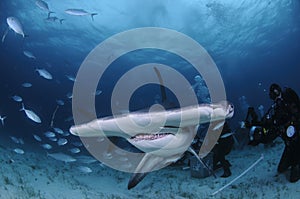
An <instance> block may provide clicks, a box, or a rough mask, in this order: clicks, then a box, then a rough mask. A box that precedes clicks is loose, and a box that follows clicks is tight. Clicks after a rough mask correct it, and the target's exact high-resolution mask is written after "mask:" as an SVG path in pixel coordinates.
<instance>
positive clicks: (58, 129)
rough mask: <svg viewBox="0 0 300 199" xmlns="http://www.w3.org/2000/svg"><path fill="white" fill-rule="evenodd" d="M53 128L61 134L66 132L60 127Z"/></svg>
mask: <svg viewBox="0 0 300 199" xmlns="http://www.w3.org/2000/svg"><path fill="white" fill-rule="evenodd" d="M53 130H54V131H55V132H56V133H58V134H61V135H63V134H64V131H63V130H61V129H60V128H57V127H54V128H53Z"/></svg>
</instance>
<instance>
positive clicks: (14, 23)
mask: <svg viewBox="0 0 300 199" xmlns="http://www.w3.org/2000/svg"><path fill="white" fill-rule="evenodd" d="M6 22H7V24H8V28H7V29H6V31H5V33H4V35H3V37H2V43H3V42H4V40H5V38H6V35H7V34H8V31H9V30H10V29H11V30H13V31H14V32H15V33H17V34H20V35H22V36H23V38H24V37H25V36H26V35H25V33H24V31H23V27H22V24H21V23H20V21H19V20H18V19H17V18H16V17H7V19H6Z"/></svg>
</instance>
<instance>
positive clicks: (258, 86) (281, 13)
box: [0, 0, 300, 145]
mask: <svg viewBox="0 0 300 199" xmlns="http://www.w3.org/2000/svg"><path fill="white" fill-rule="evenodd" d="M47 3H48V5H49V8H50V10H51V11H53V12H55V13H53V14H51V16H57V17H58V18H63V19H65V21H64V22H63V24H60V23H59V22H58V21H56V22H50V21H46V20H45V19H46V18H47V11H44V10H41V9H40V8H38V7H37V6H36V5H35V1H34V0H29V1H24V0H1V2H0V10H1V12H0V34H1V36H2V34H4V32H5V30H6V29H7V27H8V25H7V23H6V18H7V17H9V16H14V17H16V18H18V19H19V20H20V22H21V24H22V25H23V29H24V32H25V34H26V35H28V37H26V38H24V39H23V38H22V36H20V35H18V34H15V33H14V32H13V31H9V33H8V35H7V37H6V39H5V41H4V43H1V44H0V63H1V67H0V81H1V84H0V91H1V94H0V115H1V116H4V115H5V116H7V119H5V125H4V126H1V125H0V129H1V130H0V131H1V132H6V133H8V134H7V136H11V135H13V136H17V137H22V138H23V139H25V141H27V143H28V144H32V145H35V144H36V143H34V142H33V141H32V134H33V133H35V134H37V135H40V136H43V133H44V132H45V131H48V130H49V129H50V122H51V117H52V114H53V112H54V110H55V108H56V107H57V103H56V100H58V99H61V100H63V101H64V102H65V105H63V106H59V108H58V111H57V113H56V115H55V118H54V126H56V127H59V128H61V129H63V130H64V131H68V129H69V128H70V126H71V125H73V124H74V123H73V121H72V120H71V121H65V120H66V119H67V118H69V117H71V116H72V106H71V103H72V100H71V99H68V98H67V96H66V95H67V93H71V92H72V89H73V82H72V81H70V80H68V79H67V78H66V75H72V76H74V77H76V74H77V71H78V70H79V68H80V65H81V63H82V62H83V60H84V59H85V57H86V56H87V55H88V54H89V53H90V51H91V50H92V49H94V48H95V47H96V46H97V45H98V44H99V43H101V42H102V41H104V40H105V39H107V38H109V37H111V36H113V35H114V34H117V33H120V32H122V31H126V30H129V29H133V28H141V27H162V28H168V29H173V30H176V31H179V32H181V33H183V34H186V35H187V36H189V37H191V38H192V39H194V40H195V41H197V42H199V44H201V45H202V46H203V47H204V48H205V49H206V50H207V52H208V53H209V54H210V56H211V57H212V58H213V60H214V62H215V63H216V65H217V67H218V69H219V71H220V73H221V75H222V78H223V81H224V85H225V89H226V95H227V99H228V100H229V101H231V102H232V103H233V104H234V105H235V116H234V118H233V119H232V120H231V125H232V126H233V127H234V128H235V127H237V126H238V122H239V121H241V120H243V119H244V117H245V112H244V108H243V107H242V106H241V103H240V101H239V98H240V97H241V96H245V97H246V100H247V104H248V105H251V106H254V107H256V108H257V107H258V106H259V105H263V106H264V107H265V109H267V108H268V107H269V106H270V105H271V101H270V100H269V98H268V92H267V91H268V87H269V85H270V84H271V83H273V82H276V83H278V84H280V85H282V86H288V87H292V88H293V89H294V90H296V92H298V93H300V84H299V74H300V59H299V52H300V37H299V35H300V2H299V0H273V1H270V0H253V1H248V0H241V1H236V0H219V1H210V0H201V1H200V0H197V1H196V0H191V1H186V0H177V1H170V0H166V1H160V0H145V1H139V0H131V1H123V0H115V1H108V0H104V1H94V0H86V1H84V2H83V1H73V0H72V1H70V0H66V1H60V0H49V1H47ZM68 8H82V9H85V10H87V11H89V12H95V13H98V15H96V16H94V21H92V19H91V17H90V16H81V17H79V16H71V15H67V14H66V13H64V10H66V9H68ZM24 50H28V51H30V52H32V53H33V54H34V55H35V56H36V59H29V58H28V57H26V56H24V54H23V51H24ZM153 62H156V63H161V64H166V65H170V66H171V67H173V68H175V69H177V70H178V71H179V72H180V73H181V74H183V75H184V76H185V77H186V79H187V80H188V81H189V82H190V83H191V85H192V84H193V83H194V77H195V76H196V75H197V73H196V71H195V70H194V69H192V68H191V67H190V65H189V63H187V62H186V61H185V60H182V59H181V58H179V57H176V55H173V54H171V53H167V52H162V51H161V50H141V51H137V52H131V53H129V54H128V55H125V56H122V57H120V58H119V59H117V60H116V61H115V62H114V63H113V64H112V65H111V66H110V68H109V69H108V70H107V71H106V73H105V75H104V76H103V79H102V81H101V84H100V85H98V88H99V89H100V90H101V91H102V93H101V94H100V95H99V96H96V109H97V115H98V116H99V117H103V116H108V115H111V110H110V97H111V92H112V89H113V87H114V85H115V83H116V82H117V80H118V79H119V78H120V77H121V76H122V74H124V73H126V72H127V71H128V70H130V69H132V68H133V67H134V66H137V65H139V64H145V63H153ZM36 68H44V69H46V70H47V71H49V72H50V73H51V74H52V76H53V79H52V80H46V79H43V78H42V77H40V76H38V74H37V72H35V69H36ZM200 75H201V74H200ZM175 81H176V80H175ZM24 82H30V83H32V84H33V86H32V87H31V88H24V87H22V86H21V85H22V83H24ZM203 92H205V91H203ZM167 94H168V96H169V99H170V100H171V101H175V102H176V96H175V95H174V94H172V92H171V91H170V90H168V91H167ZM13 95H20V96H22V98H23V102H24V104H25V106H26V108H29V109H31V110H34V112H35V113H37V114H38V115H39V116H40V117H41V120H42V123H41V124H37V123H34V122H32V121H31V120H29V119H28V118H27V117H26V116H25V114H24V112H20V111H19V109H20V108H21V104H20V103H18V102H15V101H13V100H12V99H11V96H13ZM155 97H157V99H158V100H161V99H160V90H159V86H157V85H148V86H144V87H141V88H140V89H139V90H138V91H137V92H136V93H135V95H134V96H133V97H132V101H131V103H130V109H131V110H140V109H145V108H147V107H149V106H151V105H152V104H153V103H154V101H155ZM198 100H199V102H203V101H205V100H206V99H203V98H201V97H199V99H198ZM177 105H178V104H177ZM69 139H70V140H74V141H75V140H76V141H78V140H79V139H78V138H77V137H71V136H70V137H69Z"/></svg>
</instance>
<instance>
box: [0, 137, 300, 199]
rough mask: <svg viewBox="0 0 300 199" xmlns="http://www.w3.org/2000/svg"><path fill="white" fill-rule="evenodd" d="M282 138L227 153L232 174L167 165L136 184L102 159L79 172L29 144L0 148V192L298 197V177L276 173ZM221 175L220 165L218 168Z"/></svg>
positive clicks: (0, 195) (25, 194)
mask: <svg viewBox="0 0 300 199" xmlns="http://www.w3.org/2000/svg"><path fill="white" fill-rule="evenodd" d="M283 147H284V145H283V143H282V142H281V141H279V140H276V144H275V146H273V147H265V146H263V145H259V146H256V147H250V146H246V147H245V148H244V149H243V150H233V151H232V152H231V154H230V155H228V157H227V158H228V160H230V162H231V164H232V167H231V171H232V176H230V177H228V178H225V179H224V178H220V177H218V178H214V177H213V176H210V177H207V178H202V179H199V178H193V177H191V173H190V170H189V169H187V170H183V166H169V167H167V168H164V169H161V170H159V171H154V172H151V173H150V174H148V175H147V176H146V177H145V179H144V180H143V181H142V182H140V183H139V184H138V185H137V186H136V187H135V188H133V189H132V190H127V183H128V180H129V178H130V176H131V174H129V173H124V172H120V171H116V170H113V169H111V168H108V167H105V166H103V165H101V164H100V163H99V162H94V163H91V164H88V166H89V167H90V168H91V169H92V170H93V172H91V173H80V172H79V171H78V169H77V166H78V162H72V163H64V162H61V161H57V160H54V159H52V158H51V157H49V156H47V155H46V153H45V152H35V151H34V150H30V149H28V150H25V149H26V148H25V149H24V150H25V153H24V154H17V153H15V152H14V151H13V150H12V149H11V148H9V147H7V146H4V145H3V146H2V147H1V148H0V161H1V162H0V163H1V167H0V170H1V175H2V178H1V179H0V198H1V199H2V198H3V199H6V198H13V199H16V198H20V199H21V198H24V199H28V198H46V199H48V198H49V199H51V198H60V199H62V198H68V199H69V198H74V199H75V198H78V199H83V198H92V199H93V198H103V199H106V198H107V199H108V198H110V199H112V198H117V199H123V198H124V199H125V198H126V199H127V198H128V199H132V198H141V199H142V198H143V199H148V198H149V199H155V198H159V199H161V198H174V199H184V198H193V199H195V198H224V199H225V198H226V199H228V198H241V199H242V198H243V199H244V198H267V199H269V198H272V199H273V198H285V199H286V198H300V181H298V182H297V183H290V182H289V181H288V179H289V172H287V173H285V174H280V175H278V174H277V172H276V169H277V164H278V161H279V159H280V156H281V153H282V151H283ZM261 154H263V155H264V159H263V160H261V161H260V162H259V163H258V164H257V165H256V166H255V167H253V168H252V169H251V170H249V172H247V173H246V174H245V175H244V176H242V177H241V178H239V179H238V180H237V181H235V182H234V183H232V184H231V185H230V186H228V187H227V188H225V189H224V190H222V191H220V192H218V193H216V194H215V195H212V194H213V193H214V192H216V191H218V190H219V189H220V188H221V187H223V186H224V185H226V184H227V183H229V182H230V181H232V180H233V179H234V178H236V177H237V176H239V175H240V174H241V173H243V171H245V170H246V169H247V168H248V167H249V166H251V165H252V164H253V163H254V162H255V161H257V160H258V159H259V158H260V157H261ZM216 175H217V176H220V175H222V170H218V171H217V172H216Z"/></svg>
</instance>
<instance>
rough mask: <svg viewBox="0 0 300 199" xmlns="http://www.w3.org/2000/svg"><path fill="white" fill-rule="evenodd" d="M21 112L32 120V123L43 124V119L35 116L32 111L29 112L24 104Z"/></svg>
mask: <svg viewBox="0 0 300 199" xmlns="http://www.w3.org/2000/svg"><path fill="white" fill-rule="evenodd" d="M20 111H24V112H25V114H26V116H27V117H28V118H29V119H31V120H32V121H34V122H36V123H41V122H42V121H41V119H40V117H39V116H38V115H37V114H35V113H34V112H33V111H32V110H28V109H25V106H24V104H23V103H22V108H21V109H20Z"/></svg>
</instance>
